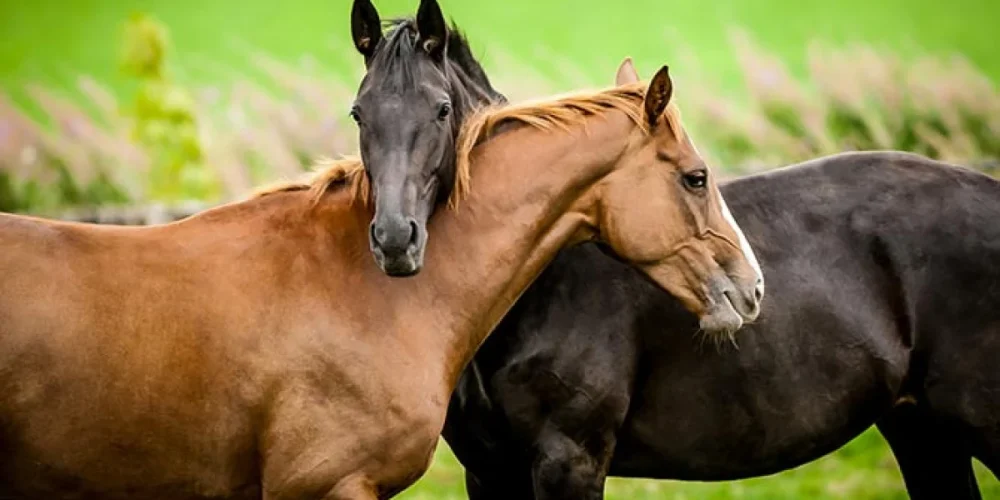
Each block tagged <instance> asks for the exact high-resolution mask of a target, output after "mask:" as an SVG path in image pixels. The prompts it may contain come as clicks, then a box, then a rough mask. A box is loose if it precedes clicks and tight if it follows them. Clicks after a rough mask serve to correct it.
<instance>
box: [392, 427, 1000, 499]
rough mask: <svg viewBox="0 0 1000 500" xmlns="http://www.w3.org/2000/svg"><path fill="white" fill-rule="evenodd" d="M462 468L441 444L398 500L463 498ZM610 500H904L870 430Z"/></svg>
mask: <svg viewBox="0 0 1000 500" xmlns="http://www.w3.org/2000/svg"><path fill="white" fill-rule="evenodd" d="M976 473H977V477H978V478H979V485H980V489H981V491H982V494H983V498H984V499H987V500H988V499H998V498H1000V482H998V481H997V479H996V478H995V477H993V475H992V474H990V472H989V471H988V470H987V469H986V468H985V467H983V466H982V465H980V464H979V463H978V462H977V463H976ZM462 474H463V472H462V467H461V465H460V464H459V463H458V461H457V460H456V459H455V457H454V456H453V455H452V454H451V451H450V450H449V449H448V447H447V445H446V444H445V443H444V441H442V442H441V445H440V446H439V447H438V451H437V455H436V457H435V460H434V465H433V466H432V467H431V469H430V470H429V471H428V472H427V474H426V475H425V476H424V477H423V478H422V479H421V480H420V481H419V482H418V483H417V484H415V485H414V486H413V487H411V488H410V489H408V490H407V491H405V492H404V493H403V494H402V495H400V496H399V497H397V498H400V499H402V500H432V499H433V500H452V499H455V500H457V499H464V498H466V496H465V486H464V482H463V475H462ZM606 494H607V495H606V498H608V499H609V500H653V499H656V500H736V499H739V500H786V499H787V500H800V499H809V500H825V499H830V500H832V499H850V500H905V499H906V498H908V497H907V495H906V490H905V488H904V486H903V480H902V478H901V477H900V475H899V469H898V468H897V467H896V462H895V461H894V460H893V458H892V455H891V454H890V452H889V449H888V446H887V445H886V444H885V441H884V440H883V439H882V437H881V436H880V435H879V434H878V433H877V432H876V431H875V430H869V431H868V432H866V433H864V434H862V435H861V436H859V437H858V438H857V439H855V440H854V441H852V442H851V443H850V444H848V445H847V446H845V447H843V448H841V449H840V450H838V451H837V452H835V453H832V454H830V455H828V456H826V457H824V458H822V459H820V460H817V461H815V462H813V463H811V464H807V465H804V466H802V467H799V468H797V469H793V470H790V471H785V472H783V473H780V474H775V475H772V476H768V477H761V478H754V479H747V480H743V481H726V482H718V483H694V482H680V481H652V480H640V479H620V478H611V479H609V481H608V485H607V489H606Z"/></svg>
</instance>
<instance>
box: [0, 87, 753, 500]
mask: <svg viewBox="0 0 1000 500" xmlns="http://www.w3.org/2000/svg"><path fill="white" fill-rule="evenodd" d="M671 88H672V86H671V82H670V79H669V77H668V76H667V71H666V68H665V67H664V68H663V69H662V70H661V71H660V72H659V73H658V74H657V76H656V77H655V78H653V80H652V81H651V83H650V86H649V88H648V90H647V88H646V87H644V86H640V85H637V84H633V85H627V86H622V87H618V88H615V89H612V90H609V91H604V92H599V93H594V94H587V95H582V96H578V97H572V98H566V99H562V100H559V101H555V102H548V103H543V104H538V105H532V106H523V107H515V108H508V109H504V110H500V111H491V112H485V113H483V114H481V115H480V116H478V117H476V118H473V119H471V120H469V122H468V123H467V124H466V128H465V129H464V131H465V132H464V136H462V138H460V140H459V154H458V159H459V162H458V165H457V167H456V168H457V172H458V177H460V176H465V177H464V178H465V179H467V180H469V181H470V182H471V184H467V186H468V191H467V192H464V193H462V194H464V195H465V200H464V201H463V203H462V205H461V206H460V207H459V210H457V211H446V212H442V213H440V214H438V216H436V217H435V218H434V219H433V220H432V223H431V224H430V227H429V228H428V231H429V234H430V235H431V237H433V239H434V241H435V244H434V245H431V246H428V249H427V257H426V258H427V263H428V265H427V268H426V269H425V270H424V271H423V272H422V273H420V274H419V275H418V276H415V277H413V278H411V279H408V280H395V279H393V278H390V277H388V276H386V275H385V274H384V273H383V272H382V271H381V270H379V269H378V268H377V267H376V266H374V265H372V263H371V258H370V255H369V249H368V234H369V224H370V221H371V217H372V210H371V209H370V207H369V206H368V205H367V204H365V203H354V201H356V200H357V199H358V197H359V196H361V198H362V199H365V198H367V195H368V194H369V193H368V190H367V186H368V184H367V177H365V175H364V173H363V171H362V170H361V168H360V166H359V165H357V164H351V165H350V166H349V167H346V166H344V165H343V164H338V165H334V166H331V167H330V168H329V169H328V170H327V171H326V172H325V174H323V175H321V176H320V177H319V178H317V179H316V180H314V181H313V182H311V183H310V184H303V185H291V186H285V187H281V188H277V189H274V190H270V191H268V192H267V194H263V195H262V196H259V197H257V198H254V199H252V200H249V201H245V202H240V203H234V204H230V205H226V206H223V207H220V208H217V209H213V210H209V211H207V212H204V213H202V214H199V215H197V216H194V217H191V218H189V219H186V220H184V221H180V222H177V223H172V224H168V225H164V226H155V227H146V228H125V227H101V226H91V225H82V224H73V223H59V222H52V221H46V220H41V219H36V218H30V217H19V216H12V215H4V216H0V446H2V450H3V454H2V456H0V496H3V497H6V498H11V497H13V498H74V499H81V498H104V499H116V498H130V499H134V498H170V499H186V498H190V499H205V498H266V499H286V498H288V499H305V498H328V499H373V498H386V497H390V496H392V495H393V494H395V493H396V492H399V491H400V490H402V489H404V488H405V487H406V486H408V485H409V484H411V483H412V482H413V481H415V480H416V479H417V478H418V477H420V475H421V474H422V473H423V471H424V470H425V469H426V467H427V465H428V463H429V461H430V458H431V455H432V452H433V450H434V448H435V445H436V443H437V441H438V435H439V433H440V431H441V429H442V425H443V423H444V418H445V411H446V407H447V404H448V399H449V396H450V394H451V392H452V390H453V388H454V385H455V383H456V381H457V379H458V377H459V374H460V372H461V370H462V369H463V367H464V366H465V365H466V364H467V363H468V361H469V360H470V359H471V358H472V355H473V353H474V352H475V350H476V348H477V347H478V346H479V345H480V344H481V342H482V341H483V340H484V339H485V338H486V336H487V335H488V334H489V332H490V331H491V330H492V329H493V327H494V326H495V325H496V324H497V323H498V322H499V321H500V319H501V317H502V316H503V315H504V314H505V313H506V312H507V310H508V309H509V308H510V307H511V305H512V304H513V302H514V300H515V299H516V298H517V297H518V296H519V295H520V294H521V293H522V292H523V291H524V289H525V288H526V287H527V286H528V284H529V283H531V281H532V280H533V279H534V278H535V277H536V276H538V274H539V273H540V272H541V271H542V269H543V268H544V267H545V266H546V265H547V264H548V263H549V261H550V260H551V259H552V258H553V256H554V255H555V254H556V252H557V251H559V250H560V249H561V248H563V247H566V246H567V245H570V244H572V243H575V242H580V241H586V240H590V239H599V240H600V241H602V242H604V244H606V245H607V246H608V248H610V249H611V250H612V251H613V252H615V253H616V254H617V255H618V257H619V258H621V259H623V260H625V261H628V262H631V263H633V264H634V265H636V266H637V268H639V269H641V270H642V272H643V273H644V274H645V275H647V276H649V278H650V279H651V280H652V281H653V282H655V283H657V284H658V285H659V286H661V287H663V288H665V289H667V290H669V291H670V292H671V293H673V294H674V295H676V296H678V297H679V298H680V299H681V301H682V302H683V303H684V304H685V305H686V307H688V308H689V309H690V310H691V311H692V312H693V313H694V314H696V315H697V316H699V317H700V318H701V322H702V323H703V324H704V325H705V326H706V327H708V328H709V329H710V330H713V331H718V332H720V333H721V332H731V331H732V330H733V329H735V328H737V327H738V326H739V325H741V324H742V322H743V321H744V320H752V319H753V318H754V317H755V316H756V313H757V310H758V300H757V297H756V294H757V290H758V287H759V282H760V276H759V274H758V273H757V272H756V271H755V269H754V266H753V265H752V263H751V262H752V256H750V255H746V254H745V253H744V251H743V250H742V249H741V245H740V243H739V240H740V236H739V232H738V228H737V227H735V226H734V225H733V224H732V223H731V222H730V221H729V220H727V217H726V216H725V215H724V209H723V205H722V199H721V197H720V195H719V192H718V189H717V187H716V185H715V182H714V179H713V176H712V174H711V173H710V171H709V170H708V169H707V168H706V167H705V165H704V162H703V161H702V160H701V159H700V157H699V156H698V155H697V152H696V151H695V149H694V148H693V146H692V145H691V142H690V141H689V140H688V138H687V136H686V135H685V133H684V130H683V128H682V127H681V124H680V120H679V117H678V114H677V111H676V109H675V108H674V107H673V106H668V103H669V100H670V96H671ZM501 129H502V130H501ZM476 144H479V145H478V146H476ZM473 146H475V147H473ZM470 159H471V162H472V163H471V165H472V166H474V175H473V176H468V174H469V172H470Z"/></svg>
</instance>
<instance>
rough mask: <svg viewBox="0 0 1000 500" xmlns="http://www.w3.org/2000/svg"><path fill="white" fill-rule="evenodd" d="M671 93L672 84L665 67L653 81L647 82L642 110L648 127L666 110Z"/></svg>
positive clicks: (672, 90)
mask: <svg viewBox="0 0 1000 500" xmlns="http://www.w3.org/2000/svg"><path fill="white" fill-rule="evenodd" d="M673 93H674V83H673V82H672V81H671V80H670V70H668V69H667V67H666V66H663V67H662V68H660V71H657V72H656V75H655V76H653V79H652V80H651V81H650V82H649V88H648V89H647V90H646V99H645V106H644V108H645V111H646V123H648V124H649V126H650V127H653V126H655V125H656V122H657V120H659V119H660V115H661V114H663V110H665V109H667V104H670V96H671V95H672V94H673Z"/></svg>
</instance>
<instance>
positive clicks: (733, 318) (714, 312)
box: [698, 297, 743, 343]
mask: <svg viewBox="0 0 1000 500" xmlns="http://www.w3.org/2000/svg"><path fill="white" fill-rule="evenodd" d="M698 326H699V327H700V328H701V331H702V332H704V333H705V335H707V336H708V337H709V338H712V339H713V340H715V341H716V343H721V342H722V341H727V340H728V341H729V342H731V343H735V342H736V332H737V331H738V330H739V329H740V328H742V327H743V317H742V316H740V313H738V312H736V308H735V307H733V305H732V304H731V303H730V302H729V300H728V297H727V298H726V300H723V301H720V302H717V303H715V304H713V305H712V307H710V308H709V310H708V312H707V313H705V314H703V315H702V316H701V318H699V320H698Z"/></svg>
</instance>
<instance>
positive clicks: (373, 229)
mask: <svg viewBox="0 0 1000 500" xmlns="http://www.w3.org/2000/svg"><path fill="white" fill-rule="evenodd" d="M369 228H370V232H371V237H372V241H373V242H374V243H375V246H382V238H380V237H379V233H381V235H382V236H385V230H383V229H380V228H378V227H375V224H372V225H371V226H369Z"/></svg>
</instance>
